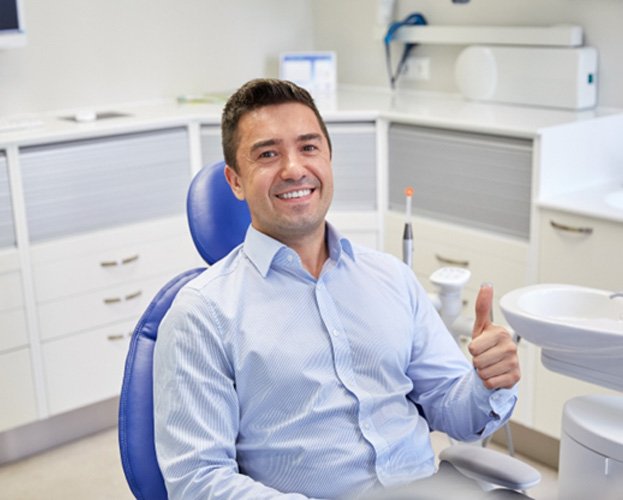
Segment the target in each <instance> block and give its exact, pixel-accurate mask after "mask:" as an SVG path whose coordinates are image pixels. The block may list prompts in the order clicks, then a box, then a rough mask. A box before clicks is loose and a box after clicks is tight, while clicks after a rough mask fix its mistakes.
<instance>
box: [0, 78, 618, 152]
mask: <svg viewBox="0 0 623 500" xmlns="http://www.w3.org/2000/svg"><path fill="white" fill-rule="evenodd" d="M317 103H318V107H319V109H320V111H321V113H322V114H323V116H324V117H325V119H326V120H327V121H329V122H334V121H349V122H351V121H372V120H376V119H377V118H384V119H386V120H388V121H392V122H401V123H408V124H412V125H422V126H430V127H439V128H446V129H454V130H464V131H471V132H480V133H488V134H496V135H507V136H512V137H521V138H534V137H535V136H536V135H537V134H538V132H539V130H541V129H543V128H547V127H552V126H557V125H563V124H568V123H572V122H576V121H583V120H590V119H592V118H597V117H600V116H606V115H609V114H615V113H617V112H622V111H621V110H611V109H600V108H598V109H595V110H590V111H578V112H576V111H566V110H557V109H546V108H532V107H527V106H512V105H502V104H488V103H478V102H471V101H467V100H465V99H464V98H462V97H461V96H458V95H454V94H445V93H432V92H401V91H398V92H390V91H389V90H385V89H380V88H379V89H376V88H363V87H341V88H340V89H339V91H338V92H337V94H336V95H335V96H333V97H331V98H328V99H323V98H318V99H317ZM222 105H223V103H222V102H218V101H216V102H215V103H214V104H203V103H200V104H178V103H177V102H175V101H158V102H149V103H128V104H121V105H115V106H113V105H111V106H105V107H101V108H100V107H95V106H94V107H93V109H92V110H91V111H95V112H98V113H103V112H111V111H112V112H119V113H125V114H127V115H128V116H124V117H119V118H107V119H100V120H96V121H93V122H87V123H76V122H75V121H72V120H67V119H64V117H65V118H66V117H70V116H73V115H74V114H75V113H76V112H77V111H79V110H58V111H51V112H45V113H42V114H40V115H37V116H36V118H37V119H40V120H41V121H42V124H41V125H40V126H37V127H34V128H29V129H23V130H19V131H11V132H0V147H2V146H7V145H10V144H20V145H31V144H39V143H46V142H57V141H65V140H73V139H80V138H84V137H93V136H102V135H108V134H111V133H112V134H117V133H128V132H132V131H134V130H149V129H156V128H162V127H171V126H184V125H186V124H188V123H189V122H198V123H205V124H214V125H218V124H219V123H220V114H221V109H222Z"/></svg>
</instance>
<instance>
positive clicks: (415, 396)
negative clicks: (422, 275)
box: [407, 280, 517, 441]
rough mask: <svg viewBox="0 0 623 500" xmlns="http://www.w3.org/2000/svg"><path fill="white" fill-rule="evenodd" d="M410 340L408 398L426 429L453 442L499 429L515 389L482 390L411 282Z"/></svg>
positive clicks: (514, 397)
mask: <svg viewBox="0 0 623 500" xmlns="http://www.w3.org/2000/svg"><path fill="white" fill-rule="evenodd" d="M412 292H413V308H414V335H413V348H412V356H411V362H410V364H409V367H408V371H407V373H408V375H409V377H410V378H411V380H412V382H413V391H412V393H411V394H410V395H409V397H410V398H411V399H412V400H413V401H414V402H415V403H417V404H418V405H420V407H421V408H422V410H423V412H424V415H425V418H426V420H427V421H428V424H429V426H430V427H431V428H432V429H434V430H439V431H442V432H445V433H447V434H448V435H449V436H451V437H452V438H454V439H458V440H461V441H474V440H477V439H482V438H484V437H486V436H488V435H490V434H491V433H493V432H495V431H496V430H497V429H498V428H500V427H501V426H502V425H503V424H504V423H505V422H506V421H507V420H508V419H509V418H510V416H511V414H512V411H513V409H514V407H515V404H516V401H517V386H516V385H515V386H514V387H513V388H511V389H497V390H490V389H487V388H486V387H485V386H484V384H483V383H482V380H481V379H480V377H479V376H478V374H477V372H476V370H475V369H474V368H473V367H472V366H471V364H470V363H469V361H468V360H467V358H466V357H465V355H464V354H463V352H462V351H461V349H460V348H459V346H458V344H457V343H456V341H455V340H454V338H453V337H452V335H451V334H450V332H449V331H448V329H447V328H446V326H445V325H444V323H443V321H442V320H441V318H440V317H439V315H438V314H437V311H436V310H435V308H434V306H433V305H432V303H431V301H430V300H429V298H428V295H427V293H426V291H425V290H424V289H423V288H422V287H421V285H420V284H419V283H418V282H417V281H416V280H413V289H412Z"/></svg>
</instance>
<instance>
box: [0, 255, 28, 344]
mask: <svg viewBox="0 0 623 500" xmlns="http://www.w3.org/2000/svg"><path fill="white" fill-rule="evenodd" d="M0 260H2V257H1V256H0ZM1 267H2V266H0V268H1ZM23 306H24V301H23V294H22V276H21V274H20V273H19V272H16V271H13V272H7V273H2V272H0V352H2V351H4V350H7V349H14V348H16V347H24V346H26V345H27V343H28V333H27V330H26V313H25V311H24V307H23Z"/></svg>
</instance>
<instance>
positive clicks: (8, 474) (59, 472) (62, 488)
mask: <svg viewBox="0 0 623 500" xmlns="http://www.w3.org/2000/svg"><path fill="white" fill-rule="evenodd" d="M433 445H434V447H435V449H436V450H440V449H442V448H444V447H445V446H447V445H448V440H447V437H445V436H444V435H440V434H433ZM533 465H535V466H536V467H537V468H539V470H541V474H542V476H543V479H542V481H541V483H540V484H539V485H538V486H536V487H535V488H533V489H532V490H530V491H529V492H528V493H529V494H530V495H531V496H532V497H533V498H535V499H537V500H555V499H556V498H557V493H556V491H557V485H556V479H557V476H556V471H554V470H552V469H549V468H546V467H543V466H541V465H539V464H533ZM132 498H133V497H132V494H131V493H130V490H129V489H128V487H127V485H126V482H125V479H124V477H123V472H122V470H121V463H120V461H119V452H118V448H117V431H116V429H111V430H108V431H105V432H102V433H99V434H95V435H93V436H91V437H88V438H86V439H82V440H80V441H76V442H74V443H70V444H67V445H65V446H61V447H59V448H56V449H54V450H51V451H48V452H46V453H42V454H40V455H36V456H33V457H30V458H27V459H25V460H22V461H19V462H15V463H12V464H7V465H4V466H0V500H78V499H80V500H85V499H88V500H105V499H110V500H113V499H114V500H125V499H128V500H129V499H132Z"/></svg>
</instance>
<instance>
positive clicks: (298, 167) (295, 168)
mask: <svg viewBox="0 0 623 500" xmlns="http://www.w3.org/2000/svg"><path fill="white" fill-rule="evenodd" d="M304 175H305V166H304V165H303V159H302V158H301V157H300V155H298V154H296V153H289V154H288V155H286V156H285V157H284V162H283V167H282V169H281V177H282V178H284V179H300V178H301V177H303V176H304Z"/></svg>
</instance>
